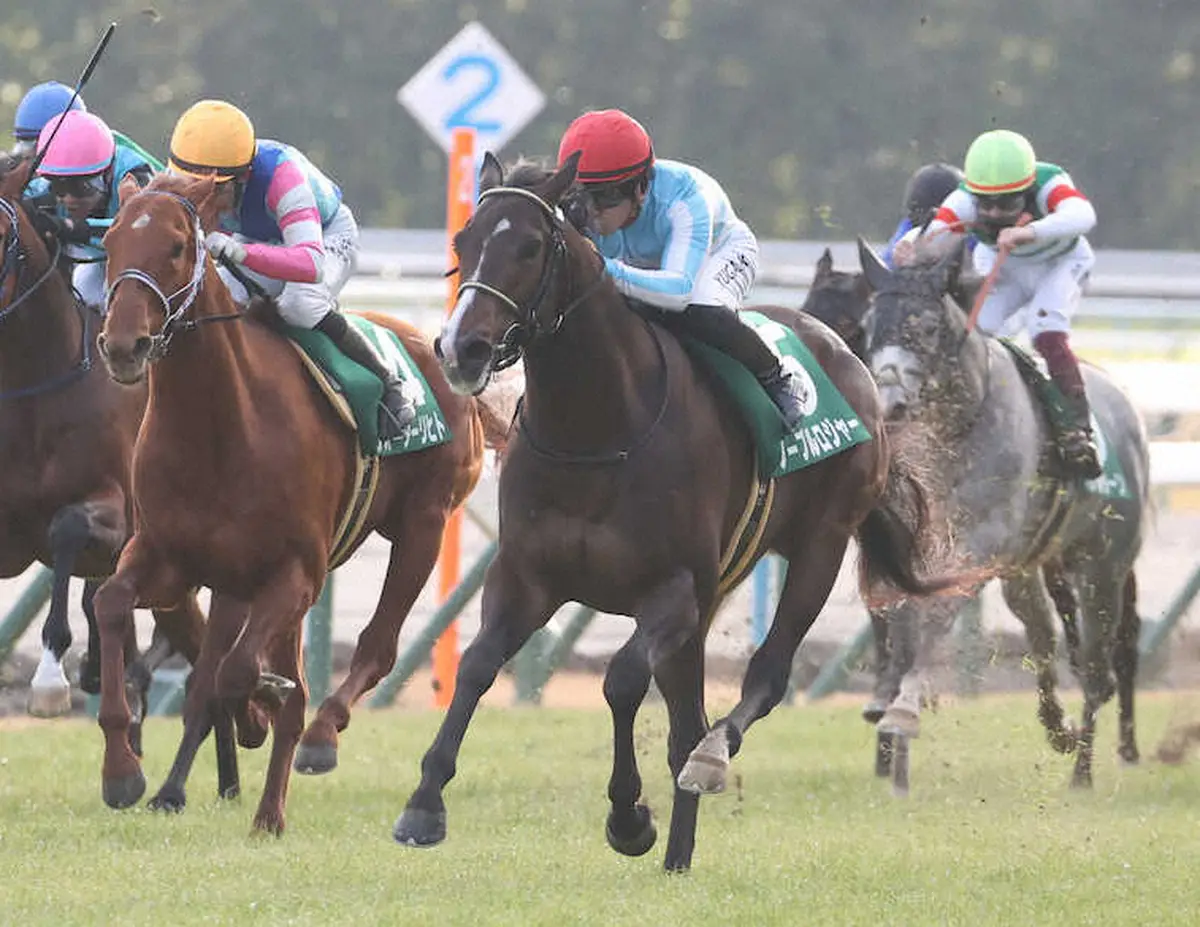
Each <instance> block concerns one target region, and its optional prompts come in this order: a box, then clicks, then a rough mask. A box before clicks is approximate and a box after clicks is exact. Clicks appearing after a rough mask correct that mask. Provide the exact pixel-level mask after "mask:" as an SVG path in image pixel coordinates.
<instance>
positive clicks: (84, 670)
mask: <svg viewBox="0 0 1200 927" xmlns="http://www.w3.org/2000/svg"><path fill="white" fill-rule="evenodd" d="M90 663H91V661H90V660H87V659H85V660H84V661H83V663H82V664H81V665H80V667H79V690H80V691H81V692H85V693H86V694H88V695H99V694H100V665H99V663H97V664H96V666H89V664H90Z"/></svg>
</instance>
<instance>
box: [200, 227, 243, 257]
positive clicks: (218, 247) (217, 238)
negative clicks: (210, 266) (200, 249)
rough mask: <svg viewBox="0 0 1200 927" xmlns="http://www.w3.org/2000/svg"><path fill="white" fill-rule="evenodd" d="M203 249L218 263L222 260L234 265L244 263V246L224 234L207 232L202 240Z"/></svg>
mask: <svg viewBox="0 0 1200 927" xmlns="http://www.w3.org/2000/svg"><path fill="white" fill-rule="evenodd" d="M204 247H205V248H207V249H208V253H209V254H211V255H212V256H213V257H214V258H216V259H217V260H218V261H219V260H221V259H222V258H224V259H225V260H227V261H232V262H233V263H234V264H245V263H246V246H245V245H243V244H242V243H241V242H240V241H238V240H237V239H236V238H234V237H233V236H232V235H226V234H225V233H224V232H209V233H208V236H207V237H206V238H205V239H204Z"/></svg>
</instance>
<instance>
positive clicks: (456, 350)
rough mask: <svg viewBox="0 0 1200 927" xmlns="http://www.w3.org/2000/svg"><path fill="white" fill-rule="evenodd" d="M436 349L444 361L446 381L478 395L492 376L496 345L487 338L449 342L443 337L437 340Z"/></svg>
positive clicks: (458, 389) (465, 393)
mask: <svg viewBox="0 0 1200 927" xmlns="http://www.w3.org/2000/svg"><path fill="white" fill-rule="evenodd" d="M433 352H434V354H435V355H436V357H437V359H438V361H439V362H440V363H441V365H442V373H444V374H445V375H446V382H447V383H449V384H450V388H451V389H452V390H454V392H456V393H459V394H460V395H463V396H475V395H477V394H478V393H480V392H482V391H483V389H484V388H485V387H486V386H487V385H488V381H490V380H491V378H492V355H493V349H492V345H491V343H490V342H488V341H487V340H486V339H484V338H479V337H467V338H462V339H459V343H457V344H455V343H453V342H451V343H449V344H447V343H446V342H445V340H444V339H443V338H440V337H439V338H437V339H435V340H434V343H433Z"/></svg>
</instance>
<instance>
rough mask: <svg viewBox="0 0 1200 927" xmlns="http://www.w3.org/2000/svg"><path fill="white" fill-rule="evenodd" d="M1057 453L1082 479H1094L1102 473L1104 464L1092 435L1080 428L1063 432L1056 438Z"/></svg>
mask: <svg viewBox="0 0 1200 927" xmlns="http://www.w3.org/2000/svg"><path fill="white" fill-rule="evenodd" d="M1057 444H1058V453H1059V456H1060V457H1061V458H1062V461H1063V463H1064V464H1066V466H1067V467H1068V468H1069V469H1071V470H1073V471H1075V472H1076V473H1078V474H1080V475H1081V476H1082V477H1083V478H1084V479H1089V480H1094V479H1097V478H1098V477H1100V476H1101V475H1103V473H1104V466H1103V464H1102V463H1101V461H1100V452H1099V450H1098V449H1097V448H1096V442H1095V441H1094V440H1093V439H1092V436H1091V435H1090V434H1088V433H1087V432H1086V431H1084V430H1082V429H1071V430H1070V431H1065V432H1063V433H1062V434H1061V435H1060V436H1059V439H1058V442H1057Z"/></svg>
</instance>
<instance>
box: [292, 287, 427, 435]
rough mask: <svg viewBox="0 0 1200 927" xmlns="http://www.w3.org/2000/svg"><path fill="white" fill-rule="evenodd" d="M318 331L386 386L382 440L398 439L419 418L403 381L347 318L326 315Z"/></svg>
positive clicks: (334, 311) (318, 325) (339, 315)
mask: <svg viewBox="0 0 1200 927" xmlns="http://www.w3.org/2000/svg"><path fill="white" fill-rule="evenodd" d="M339 323H340V324H339ZM316 327H317V328H318V329H319V330H320V331H322V332H324V333H325V334H326V335H328V336H329V337H330V338H331V339H332V340H333V343H334V344H335V345H336V346H337V349H338V350H339V351H341V352H342V353H343V354H345V355H346V356H347V357H348V358H350V360H352V361H354V362H355V363H356V364H361V365H362V366H363V367H366V368H367V370H369V371H371V373H373V374H375V376H377V377H379V379H380V381H381V382H382V383H383V410H384V415H383V419H384V427H383V429H382V431H383V434H382V435H381V437H382V438H383V439H384V440H390V439H391V438H395V437H398V436H399V434H400V432H401V431H403V430H404V428H406V427H407V426H408V425H411V424H412V422H413V421H414V420H415V419H416V417H417V404H416V402H415V401H414V400H413V399H412V398H410V397H409V396H407V395H405V392H404V380H403V379H401V378H400V377H398V376H397V375H396V374H394V373H392V371H391V370H390V369H388V365H387V362H386V361H384V359H383V357H382V356H381V355H380V353H379V351H377V350H376V348H375V345H373V344H371V342H370V340H369V339H368V338H367V336H366V335H364V334H363V333H362V332H361V331H359V329H358V328H357V327H356V326H354V325H351V324H350V323H349V322H347V321H346V317H345V316H343V315H342V314H341V313H340V312H338V311H337V310H336V309H334V310H331V311H330V312H329V313H328V314H326V316H325V317H324V318H323V319H321V321H320V322H318V323H317V326H316Z"/></svg>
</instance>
